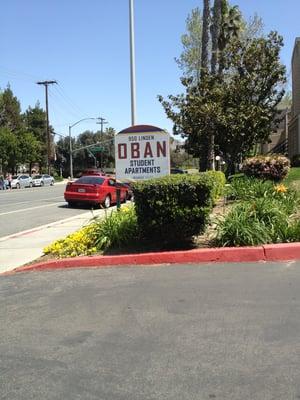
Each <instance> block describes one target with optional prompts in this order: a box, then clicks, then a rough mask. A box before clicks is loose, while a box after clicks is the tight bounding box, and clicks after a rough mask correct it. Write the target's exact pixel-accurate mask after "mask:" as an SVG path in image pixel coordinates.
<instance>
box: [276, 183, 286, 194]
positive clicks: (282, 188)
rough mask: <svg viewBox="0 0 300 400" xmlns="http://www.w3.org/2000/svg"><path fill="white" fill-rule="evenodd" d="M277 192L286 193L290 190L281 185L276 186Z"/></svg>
mask: <svg viewBox="0 0 300 400" xmlns="http://www.w3.org/2000/svg"><path fill="white" fill-rule="evenodd" d="M275 190H276V192H277V193H286V192H287V190H288V189H287V187H286V186H285V185H283V184H282V183H281V184H280V185H276V186H275Z"/></svg>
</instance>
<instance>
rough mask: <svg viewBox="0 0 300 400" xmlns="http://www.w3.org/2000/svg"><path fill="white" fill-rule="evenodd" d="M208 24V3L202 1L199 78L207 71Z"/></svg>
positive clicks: (207, 0)
mask: <svg viewBox="0 0 300 400" xmlns="http://www.w3.org/2000/svg"><path fill="white" fill-rule="evenodd" d="M209 24H210V1H209V0H203V30H202V38H201V47H202V51H201V74H200V78H201V77H202V76H203V75H204V74H205V73H207V71H208V52H209Z"/></svg>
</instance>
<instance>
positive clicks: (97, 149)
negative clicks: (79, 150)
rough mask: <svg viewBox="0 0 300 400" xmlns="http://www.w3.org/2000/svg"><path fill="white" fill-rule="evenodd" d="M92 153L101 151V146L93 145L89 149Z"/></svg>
mask: <svg viewBox="0 0 300 400" xmlns="http://www.w3.org/2000/svg"><path fill="white" fill-rule="evenodd" d="M89 150H90V151H91V152H92V153H93V154H96V153H100V152H101V151H103V147H99V146H95V147H91V148H90V149H89Z"/></svg>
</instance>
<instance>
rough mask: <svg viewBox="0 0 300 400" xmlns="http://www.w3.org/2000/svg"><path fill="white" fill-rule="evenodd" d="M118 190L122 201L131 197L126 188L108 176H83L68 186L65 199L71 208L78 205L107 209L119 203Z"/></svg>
mask: <svg viewBox="0 0 300 400" xmlns="http://www.w3.org/2000/svg"><path fill="white" fill-rule="evenodd" d="M117 189H119V190H120V201H121V202H125V201H126V200H127V199H128V198H129V197H130V196H129V191H128V188H126V186H124V185H122V184H121V183H118V182H116V180H115V179H114V178H111V177H108V176H97V175H89V176H82V177H81V178H79V179H77V180H76V181H75V182H69V183H68V184H67V186H66V190H65V193H64V197H65V200H66V202H67V203H68V204H69V206H70V207H71V206H72V205H74V204H76V203H86V204H94V205H100V206H101V205H103V206H104V207H105V208H108V207H110V205H111V204H113V203H116V202H117Z"/></svg>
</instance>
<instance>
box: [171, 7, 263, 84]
mask: <svg viewBox="0 0 300 400" xmlns="http://www.w3.org/2000/svg"><path fill="white" fill-rule="evenodd" d="M210 11H211V10H210V2H209V0H203V14H202V16H201V11H200V9H199V8H195V9H193V10H192V11H191V13H190V14H189V15H188V17H187V20H186V33H185V34H183V35H182V36H181V43H182V46H183V51H182V53H181V55H180V56H179V58H178V59H176V62H177V63H178V65H179V67H180V68H181V70H182V71H183V75H184V77H185V78H186V77H188V78H190V77H193V79H194V80H195V81H196V82H197V79H198V78H199V77H200V76H201V70H200V69H201V68H203V67H204V66H205V65H208V63H209V61H210V59H211V55H212V54H211V39H210V32H209V27H210V25H211V22H212V16H211V12H210ZM237 33H238V36H239V38H240V39H241V40H243V41H244V43H245V45H246V44H247V42H248V40H251V39H253V38H257V37H263V22H262V19H261V18H260V17H258V16H257V15H256V14H255V15H254V16H253V17H251V18H250V19H249V20H248V21H246V20H245V19H243V16H242V15H241V13H240V11H239V9H238V7H237V6H233V7H232V6H230V5H229V3H228V2H227V1H226V2H225V1H224V0H223V1H222V24H221V32H220V37H219V43H218V46H219V49H223V48H224V44H225V43H227V42H228V41H229V40H231V38H232V37H236V35H237ZM204 43H206V44H205V45H204ZM200 51H201V52H200ZM205 51H207V55H206V53H205V54H204V59H203V52H205ZM206 57H207V60H206ZM202 63H203V64H202ZM208 69H209V68H208Z"/></svg>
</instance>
